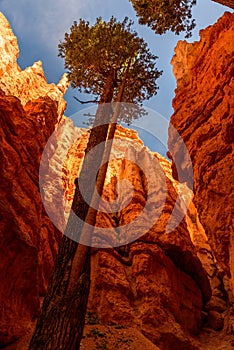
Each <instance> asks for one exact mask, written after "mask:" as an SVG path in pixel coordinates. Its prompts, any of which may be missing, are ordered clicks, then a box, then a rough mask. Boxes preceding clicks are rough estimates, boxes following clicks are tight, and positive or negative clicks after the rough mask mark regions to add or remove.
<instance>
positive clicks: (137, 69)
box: [59, 17, 162, 103]
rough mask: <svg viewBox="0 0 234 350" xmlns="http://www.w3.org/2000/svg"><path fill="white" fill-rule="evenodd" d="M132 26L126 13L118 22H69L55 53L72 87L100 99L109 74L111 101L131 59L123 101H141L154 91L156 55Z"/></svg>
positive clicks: (155, 87)
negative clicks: (57, 51) (111, 89)
mask: <svg viewBox="0 0 234 350" xmlns="http://www.w3.org/2000/svg"><path fill="white" fill-rule="evenodd" d="M132 26H133V22H132V21H131V20H129V19H128V18H127V17H125V19H124V20H123V21H122V22H118V21H117V20H116V18H114V17H111V19H110V21H109V22H105V21H104V20H102V18H97V20H96V23H95V24H94V25H92V26H91V25H90V23H89V22H87V21H85V20H83V19H80V21H79V23H77V22H74V23H73V25H72V27H71V32H70V34H67V33H66V34H65V41H64V42H60V44H59V56H60V57H63V58H64V59H65V64H64V66H65V68H66V69H67V70H68V74H69V79H70V81H71V85H72V87H73V88H78V90H79V91H80V92H84V93H87V94H92V95H94V96H96V97H98V98H99V99H100V96H101V95H102V93H103V89H104V87H105V84H106V81H107V78H108V77H110V76H112V77H113V79H114V84H115V89H114V95H113V101H115V100H116V99H117V94H118V90H119V88H120V86H121V83H122V80H123V78H124V74H125V71H126V68H127V66H128V65H129V62H130V61H131V62H130V67H129V70H128V76H127V79H126V84H125V88H124V93H123V101H124V102H128V103H141V102H142V101H143V100H146V99H149V98H150V97H152V96H153V95H154V94H156V91H157V89H158V87H157V84H156V79H157V78H158V77H159V76H160V75H161V73H162V72H159V71H158V70H157V69H156V67H155V65H156V59H157V56H155V55H154V54H152V53H151V52H150V50H149V48H148V46H147V44H146V43H145V42H144V40H143V39H142V38H139V37H138V35H137V33H136V32H135V31H134V30H133V29H132Z"/></svg>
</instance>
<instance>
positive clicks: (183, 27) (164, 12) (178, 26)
mask: <svg viewBox="0 0 234 350" xmlns="http://www.w3.org/2000/svg"><path fill="white" fill-rule="evenodd" d="M129 1H131V2H132V5H133V7H134V9H135V10H136V13H137V16H138V17H139V23H140V24H147V25H148V26H149V27H150V28H151V29H153V30H154V31H155V33H156V34H164V33H165V32H166V31H168V30H171V31H172V32H174V33H175V34H177V35H178V34H179V33H180V32H183V31H185V32H186V35H185V37H186V38H189V37H190V36H191V31H192V29H193V28H194V27H195V20H194V19H192V14H191V10H192V7H193V6H194V5H195V4H196V0H129Z"/></svg>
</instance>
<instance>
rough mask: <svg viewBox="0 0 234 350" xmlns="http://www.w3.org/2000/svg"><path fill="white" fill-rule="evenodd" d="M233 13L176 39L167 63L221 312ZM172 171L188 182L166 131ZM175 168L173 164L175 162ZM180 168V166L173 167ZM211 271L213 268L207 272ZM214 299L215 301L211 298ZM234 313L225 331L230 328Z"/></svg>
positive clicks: (233, 84)
mask: <svg viewBox="0 0 234 350" xmlns="http://www.w3.org/2000/svg"><path fill="white" fill-rule="evenodd" d="M233 34H234V14H231V13H225V14H224V16H223V17H222V18H220V19H219V20H218V22H217V23H216V24H215V25H213V26H210V27H208V28H207V29H205V30H202V31H201V33H200V37H201V38H200V41H198V42H195V43H193V44H188V43H186V42H185V41H180V42H179V43H178V45H177V47H176V49H175V55H174V57H173V59H172V65H173V70H174V74H175V77H176V79H177V89H176V91H175V92H176V96H175V98H174V100H173V107H174V110H175V112H174V114H173V116H172V118H171V122H172V124H173V125H174V126H175V127H176V129H177V130H178V132H179V133H180V135H181V136H182V138H183V140H184V142H185V143H186V146H187V149H188V151H189V154H190V156H191V160H192V164H193V172H194V203H195V206H196V208H197V211H198V216H199V220H200V222H201V224H202V226H203V227H204V229H205V234H206V235H207V237H208V242H209V244H210V247H211V251H212V259H213V260H214V261H215V260H216V261H217V263H216V264H215V265H216V268H218V271H217V272H216V276H217V280H216V287H217V286H218V285H219V286H220V287H221V289H222V290H223V292H222V293H221V292H220V293H218V294H219V295H217V290H216V295H215V293H213V302H212V307H213V308H215V309H216V310H217V309H218V310H219V312H220V313H222V312H224V310H225V308H224V305H226V306H227V305H229V306H230V305H231V304H233V301H234V300H233V292H234V265H233V261H234V250H233V239H234V232H233V209H234V208H233V203H234V201H233V193H234V191H233V190H234V188H233V141H234V93H233V91H234V45H233ZM169 151H170V153H171V156H172V158H173V159H174V162H173V166H172V167H173V174H174V176H175V177H176V173H177V172H178V171H180V170H181V169H182V170H183V172H184V180H185V181H187V183H188V184H189V185H190V187H191V186H192V182H191V177H190V175H191V168H189V166H188V162H187V159H185V158H184V157H183V154H181V151H180V145H179V144H178V143H177V142H176V138H175V135H174V133H173V131H172V130H169ZM175 164H176V166H177V169H176V166H175ZM178 168H179V169H178ZM212 274H213V272H212ZM215 298H216V301H215ZM233 329H234V328H233V316H231V317H230V320H229V325H226V330H227V332H228V333H233Z"/></svg>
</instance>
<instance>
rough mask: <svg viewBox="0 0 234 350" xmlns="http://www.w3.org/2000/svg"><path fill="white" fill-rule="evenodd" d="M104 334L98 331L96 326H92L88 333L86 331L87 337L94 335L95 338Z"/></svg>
mask: <svg viewBox="0 0 234 350" xmlns="http://www.w3.org/2000/svg"><path fill="white" fill-rule="evenodd" d="M105 335H106V334H105V333H103V332H101V331H99V330H98V329H97V328H93V329H91V331H90V332H89V333H87V337H94V338H95V339H97V338H98V337H99V338H103V337H105Z"/></svg>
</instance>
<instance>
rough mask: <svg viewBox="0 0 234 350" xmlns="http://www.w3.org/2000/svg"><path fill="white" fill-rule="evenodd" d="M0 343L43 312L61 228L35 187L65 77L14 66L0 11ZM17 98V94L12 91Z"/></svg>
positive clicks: (14, 50)
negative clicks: (53, 79)
mask: <svg viewBox="0 0 234 350" xmlns="http://www.w3.org/2000/svg"><path fill="white" fill-rule="evenodd" d="M0 32H1V36H0V53H1V60H0V88H1V90H0V140H1V148H0V159H1V168H0V177H1V182H0V218H1V220H0V252H1V258H0V276H1V284H0V295H1V297H0V315H1V316H0V346H1V347H2V346H5V345H6V344H8V343H12V342H14V341H15V340H17V339H20V338H21V337H23V336H24V335H25V333H27V332H28V330H29V329H30V327H31V324H32V321H33V319H35V317H37V316H38V313H39V312H40V301H41V298H42V296H43V295H44V293H45V291H46V289H47V284H48V279H49V277H50V274H51V271H52V266H53V262H54V258H55V255H56V253H57V248H58V242H59V240H60V238H61V233H60V232H59V231H58V230H57V229H56V228H55V227H54V226H53V224H52V223H51V221H50V219H49V218H48V216H47V215H46V213H45V210H44V208H43V205H42V201H41V196H40V191H39V165H40V159H41V154H42V151H43V149H44V147H45V144H46V142H47V140H48V138H49V137H50V135H51V133H52V132H53V130H54V128H55V125H56V124H57V123H58V120H59V119H61V117H62V115H63V112H64V109H65V101H64V100H63V94H64V92H65V90H66V86H67V82H66V78H65V77H64V78H63V79H62V81H61V82H60V83H59V84H58V86H56V85H55V84H48V83H47V82H46V79H45V77H44V73H43V70H42V68H41V64H35V65H34V66H33V67H31V68H27V69H26V70H25V71H21V69H20V68H19V66H18V65H17V62H16V59H17V56H18V52H19V50H18V46H17V39H16V38H15V36H14V34H13V33H12V31H11V29H10V26H9V24H8V22H7V20H6V19H5V17H4V16H3V15H2V14H0ZM13 95H14V96H13Z"/></svg>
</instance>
